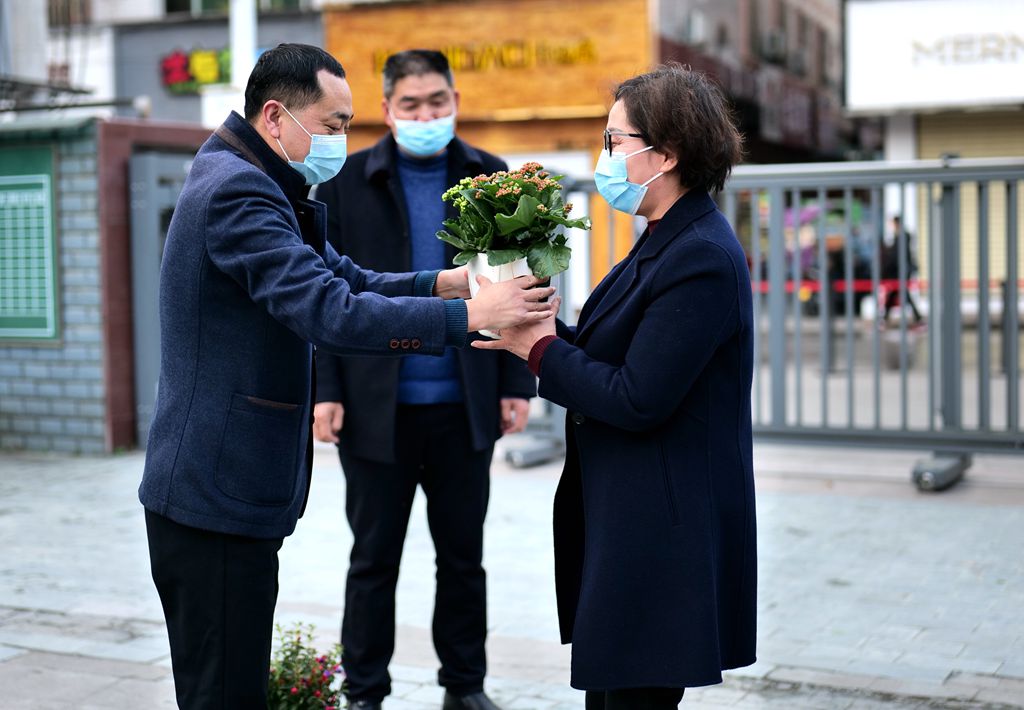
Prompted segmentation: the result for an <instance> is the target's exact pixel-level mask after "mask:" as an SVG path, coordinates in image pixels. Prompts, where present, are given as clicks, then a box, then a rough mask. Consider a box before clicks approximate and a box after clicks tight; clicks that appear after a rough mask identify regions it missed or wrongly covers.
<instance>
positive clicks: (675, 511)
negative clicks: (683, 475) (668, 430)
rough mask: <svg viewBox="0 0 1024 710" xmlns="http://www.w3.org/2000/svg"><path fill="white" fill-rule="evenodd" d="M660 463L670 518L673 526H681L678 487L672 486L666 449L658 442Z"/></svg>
mask: <svg viewBox="0 0 1024 710" xmlns="http://www.w3.org/2000/svg"><path fill="white" fill-rule="evenodd" d="M658 461H659V462H660V463H661V477H662V482H663V483H664V484H665V500H667V501H668V512H669V517H670V518H671V519H672V524H673V525H679V524H680V523H681V522H682V520H681V519H680V517H679V501H677V500H676V487H675V486H674V485H673V484H672V472H671V471H669V468H668V459H667V458H666V456H665V447H664V445H663V444H662V443H661V442H660V441H659V442H658Z"/></svg>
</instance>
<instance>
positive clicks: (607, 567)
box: [474, 65, 757, 710]
mask: <svg viewBox="0 0 1024 710" xmlns="http://www.w3.org/2000/svg"><path fill="white" fill-rule="evenodd" d="M741 146H742V139H741V137H740V135H739V133H738V131H737V130H736V127H735V125H734V123H733V121H732V118H731V114H730V111H729V109H728V107H727V105H726V103H725V101H724V99H723V97H722V95H721V92H720V91H719V90H718V89H717V88H716V87H715V86H714V85H713V84H712V83H711V82H710V81H709V80H708V79H707V78H706V77H705V76H704V75H703V74H701V73H699V72H693V71H690V70H687V69H684V68H682V67H680V66H678V65H668V66H663V67H659V68H657V69H656V70H654V71H653V72H651V73H648V74H644V75H641V76H637V77H635V78H633V79H629V80H628V81H625V82H624V83H622V84H621V85H620V86H619V87H618V88H617V89H616V92H615V103H614V105H613V106H612V107H611V110H610V111H609V114H608V127H607V129H606V130H605V151H603V152H602V154H601V157H600V159H599V161H598V165H597V170H596V173H595V180H596V183H597V188H598V191H599V192H600V193H601V195H602V196H603V197H604V198H605V199H606V200H608V201H609V202H610V203H611V205H612V206H613V207H615V208H616V209H619V210H622V211H624V212H628V213H631V214H639V215H642V216H644V217H646V218H647V219H648V228H647V230H646V231H645V232H644V233H643V235H642V236H641V237H640V239H639V241H638V242H637V243H636V245H635V246H634V247H633V249H632V251H631V252H630V253H629V255H628V256H627V257H626V258H625V259H623V261H621V262H620V263H619V264H618V265H616V266H615V268H613V269H612V271H611V272H610V273H609V274H608V275H607V276H606V277H605V279H604V280H603V281H602V282H601V283H600V284H599V285H598V286H597V288H596V289H595V290H594V292H593V294H592V295H591V297H590V298H589V299H588V301H587V303H586V304H585V305H584V307H583V310H582V311H581V313H580V317H579V323H578V325H577V326H576V327H575V328H568V327H565V326H564V325H562V324H558V329H557V334H556V333H555V332H554V331H555V328H556V325H555V324H554V323H553V322H552V321H550V320H549V321H547V322H546V323H541V324H537V325H532V326H523V327H518V328H514V329H503V330H502V331H501V340H498V341H494V342H491V343H479V342H478V343H474V346H477V347H485V348H504V349H507V350H510V351H511V352H513V353H516V354H517V355H519V356H520V357H522V358H524V359H527V360H528V362H529V364H530V366H531V369H533V371H534V372H535V373H536V374H537V375H538V376H539V378H540V385H539V393H540V395H541V396H543V397H545V398H547V399H549V400H551V401H552V402H555V403H557V404H560V405H562V406H564V407H565V408H566V409H567V410H568V413H567V420H566V439H567V442H566V443H567V449H566V461H565V469H564V471H563V473H562V478H561V480H560V482H559V485H558V491H557V493H556V495H555V504H554V528H555V529H554V539H555V582H556V587H557V596H558V614H559V623H560V626H561V633H562V640H563V642H564V643H570V642H571V643H572V644H573V654H572V685H573V687H575V688H580V689H583V690H586V691H587V695H586V707H587V710H596V709H601V710H612V709H613V708H614V709H615V710H619V709H622V710H626V709H628V710H643V709H644V708H651V709H652V710H653V709H656V708H657V709H659V710H660V709H662V708H676V707H677V706H678V704H679V701H680V700H681V699H682V695H683V689H684V688H686V687H691V686H701V685H710V684H713V683H719V682H721V680H722V675H721V672H722V670H724V669H728V668H737V667H740V666H745V665H749V664H751V663H753V662H754V660H755V653H754V645H755V643H754V642H755V617H756V584H757V558H756V531H755V521H754V486H753V471H752V465H751V422H750V385H751V374H752V359H753V340H752V339H753V316H752V307H751V292H750V275H749V273H748V270H747V264H746V259H745V257H744V253H743V250H742V248H741V247H740V244H739V242H738V241H737V239H736V235H735V234H734V233H733V230H732V228H731V227H730V226H729V224H728V222H727V221H726V220H725V218H724V217H723V215H722V214H721V212H719V211H718V210H717V208H716V206H715V203H714V202H713V201H712V199H711V197H710V196H709V194H708V193H709V191H714V190H721V188H722V187H723V185H724V183H725V180H726V178H727V177H728V175H729V173H730V171H731V169H732V166H733V165H734V164H735V163H736V162H737V161H738V160H739V158H740V155H741V150H742V148H741Z"/></svg>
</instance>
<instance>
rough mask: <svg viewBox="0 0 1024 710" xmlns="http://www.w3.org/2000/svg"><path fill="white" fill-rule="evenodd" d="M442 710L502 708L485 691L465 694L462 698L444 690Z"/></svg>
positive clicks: (492, 709)
mask: <svg viewBox="0 0 1024 710" xmlns="http://www.w3.org/2000/svg"><path fill="white" fill-rule="evenodd" d="M441 710H501V708H499V707H498V706H497V705H495V704H494V702H493V701H492V700H491V699H490V698H488V697H487V695H486V693H484V692H483V691H481V692H479V693H472V694H470V695H463V696H462V697H461V698H460V697H458V696H455V695H452V694H451V693H449V692H448V691H447V690H446V691H444V705H443V706H442V707H441Z"/></svg>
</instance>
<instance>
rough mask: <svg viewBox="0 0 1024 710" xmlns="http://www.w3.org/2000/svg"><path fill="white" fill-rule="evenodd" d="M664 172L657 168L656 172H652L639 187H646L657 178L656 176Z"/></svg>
mask: <svg viewBox="0 0 1024 710" xmlns="http://www.w3.org/2000/svg"><path fill="white" fill-rule="evenodd" d="M664 174H665V173H663V172H661V171H660V170H659V171H658V172H656V173H654V175H653V176H651V179H650V180H648V181H647V182H645V183H643V184H642V185H641V186H640V187H647V186H648V185H650V184H651V183H652V182H654V181H655V180H657V179H658V178H660V177H661V176H662V175H664Z"/></svg>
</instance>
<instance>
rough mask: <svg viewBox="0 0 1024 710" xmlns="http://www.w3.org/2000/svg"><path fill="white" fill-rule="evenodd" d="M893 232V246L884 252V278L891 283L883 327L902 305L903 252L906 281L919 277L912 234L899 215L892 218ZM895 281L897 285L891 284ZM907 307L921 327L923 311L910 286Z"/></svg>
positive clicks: (887, 295)
mask: <svg viewBox="0 0 1024 710" xmlns="http://www.w3.org/2000/svg"><path fill="white" fill-rule="evenodd" d="M892 232H893V243H892V246H890V247H889V248H887V249H883V251H882V269H881V270H882V278H883V279H885V280H886V281H888V282H890V283H887V284H886V289H885V303H884V306H883V308H882V325H883V326H884V325H885V324H886V323H887V322H888V321H889V312H890V311H891V310H892V309H893V308H894V307H896V306H899V305H901V303H900V286H899V278H900V253H901V252H902V254H903V258H904V268H905V269H906V271H905V272H904V274H905V281H910V279H912V278H914V277H915V276H917V259H916V258H915V256H914V250H913V248H912V247H911V246H910V233H909V232H907V230H906V229H904V228H903V220H901V219H900V217H899V215H895V216H893V218H892ZM893 281H895V282H896V283H895V284H893V283H891V282H893ZM907 305H908V306H910V312H911V313H912V314H913V316H914V325H919V324H920V323H921V322H922V321H923V320H924V318H923V317H922V316H921V311H919V310H918V309H917V304H916V303H914V297H913V296H912V295H911V294H910V290H909V284H908V285H907Z"/></svg>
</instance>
